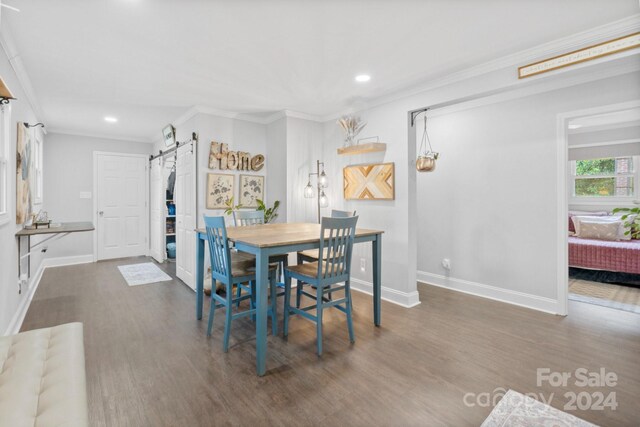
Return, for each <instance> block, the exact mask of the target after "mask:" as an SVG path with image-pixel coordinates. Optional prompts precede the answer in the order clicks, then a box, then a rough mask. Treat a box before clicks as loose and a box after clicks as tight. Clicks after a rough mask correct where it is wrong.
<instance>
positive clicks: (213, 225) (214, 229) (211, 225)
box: [204, 216, 231, 283]
mask: <svg viewBox="0 0 640 427" xmlns="http://www.w3.org/2000/svg"><path fill="white" fill-rule="evenodd" d="M204 225H205V226H206V228H207V241H208V242H209V256H210V257H211V275H212V277H213V278H214V279H216V280H220V281H221V282H225V283H229V282H228V280H231V251H230V250H229V241H228V240H227V228H226V226H225V224H224V217H222V216H205V217H204Z"/></svg>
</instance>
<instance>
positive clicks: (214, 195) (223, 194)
mask: <svg viewBox="0 0 640 427" xmlns="http://www.w3.org/2000/svg"><path fill="white" fill-rule="evenodd" d="M233 181H234V175H229V174H224V173H209V174H207V197H206V205H207V209H226V208H227V206H226V205H225V204H226V203H227V201H229V200H230V199H231V198H232V197H233Z"/></svg>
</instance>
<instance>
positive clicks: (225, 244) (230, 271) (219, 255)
mask: <svg viewBox="0 0 640 427" xmlns="http://www.w3.org/2000/svg"><path fill="white" fill-rule="evenodd" d="M204 224H205V226H206V229H207V241H208V243H209V255H210V258H211V276H212V280H213V286H212V289H215V281H216V280H217V281H219V282H221V283H222V284H224V285H225V288H226V289H225V290H226V295H225V297H224V298H223V297H222V296H220V295H218V294H216V293H215V292H211V308H210V309H209V324H208V326H207V336H211V329H212V327H213V317H214V314H215V311H216V309H218V308H222V307H224V308H225V310H226V313H225V314H226V317H225V323H224V343H223V348H224V351H225V353H226V352H227V351H228V350H229V334H230V331H231V322H232V321H233V320H235V319H238V318H241V317H247V316H255V312H256V309H255V295H256V292H255V286H256V272H255V260H254V261H252V260H244V259H243V260H238V261H235V262H233V260H232V256H231V248H230V247H229V240H228V238H227V228H226V226H225V223H224V217H221V216H213V217H208V216H205V217H204ZM239 283H250V287H251V290H252V292H251V293H250V294H249V295H245V296H243V297H240V298H233V285H238V284H239ZM269 287H270V291H271V295H275V294H276V268H275V266H269ZM245 299H251V308H250V309H249V310H245V311H242V312H238V313H235V314H234V313H233V304H234V303H237V302H239V301H241V300H245ZM268 314H269V315H270V316H271V332H272V333H273V335H277V334H278V321H277V310H276V298H273V297H272V298H271V306H270V307H269V312H268Z"/></svg>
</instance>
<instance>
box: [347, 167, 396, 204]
mask: <svg viewBox="0 0 640 427" xmlns="http://www.w3.org/2000/svg"><path fill="white" fill-rule="evenodd" d="M342 175H343V185H344V198H345V199H346V200H394V199H395V182H394V180H395V169H394V164H393V163H378V164H370V165H354V166H347V167H345V168H344V169H343V170H342Z"/></svg>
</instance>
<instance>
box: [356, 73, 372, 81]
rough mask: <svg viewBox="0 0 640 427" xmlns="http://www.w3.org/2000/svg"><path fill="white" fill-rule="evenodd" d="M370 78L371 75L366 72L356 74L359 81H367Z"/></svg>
mask: <svg viewBox="0 0 640 427" xmlns="http://www.w3.org/2000/svg"><path fill="white" fill-rule="evenodd" d="M369 80H371V76H370V75H368V74H359V75H357V76H356V81H357V82H360V83H364V82H368V81H369Z"/></svg>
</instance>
